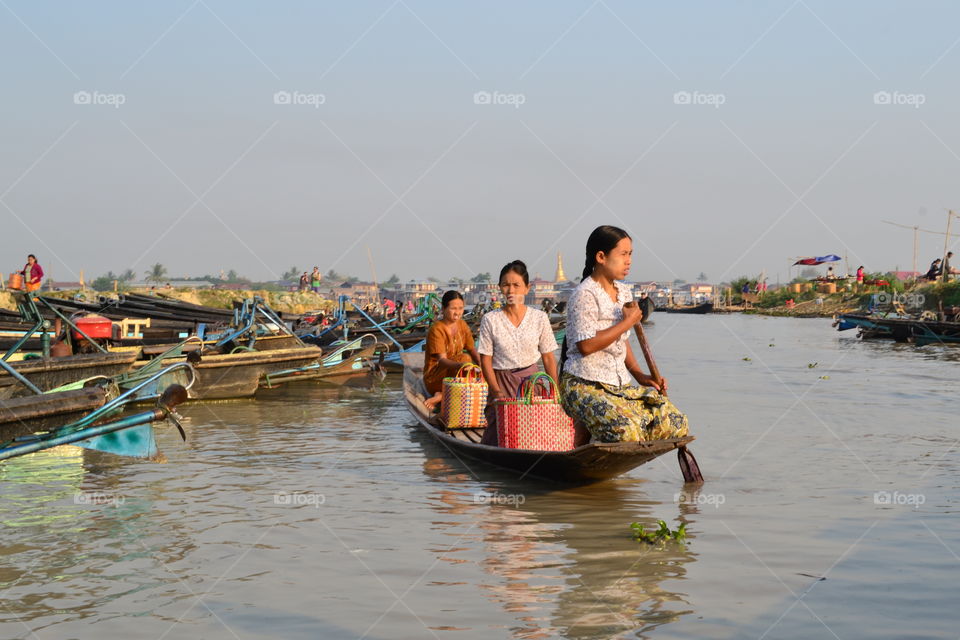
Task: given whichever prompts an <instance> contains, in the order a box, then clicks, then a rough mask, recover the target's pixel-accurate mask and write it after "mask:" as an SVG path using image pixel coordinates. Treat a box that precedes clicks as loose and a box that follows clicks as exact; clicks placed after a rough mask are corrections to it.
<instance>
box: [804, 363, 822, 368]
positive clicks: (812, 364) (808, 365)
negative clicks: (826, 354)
mask: <svg viewBox="0 0 960 640" xmlns="http://www.w3.org/2000/svg"><path fill="white" fill-rule="evenodd" d="M818 364H820V363H819V362H808V363H807V369H816V367H817V365H818Z"/></svg>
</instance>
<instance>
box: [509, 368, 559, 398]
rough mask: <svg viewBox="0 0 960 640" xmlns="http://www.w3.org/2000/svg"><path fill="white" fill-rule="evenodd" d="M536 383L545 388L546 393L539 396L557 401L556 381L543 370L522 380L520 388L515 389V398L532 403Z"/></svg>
mask: <svg viewBox="0 0 960 640" xmlns="http://www.w3.org/2000/svg"><path fill="white" fill-rule="evenodd" d="M537 385H540V386H543V387H544V388H545V390H546V395H543V396H540V397H541V398H543V399H544V400H550V401H552V402H557V383H556V382H555V381H554V379H553V378H551V377H550V376H549V375H548V374H546V373H544V372H543V371H539V372H537V373H535V374H533V375H532V376H530V377H528V378H525V379H524V380H523V383H522V384H521V385H520V388H519V389H517V399H518V400H523V402H524V404H533V394H534V391H536V388H537Z"/></svg>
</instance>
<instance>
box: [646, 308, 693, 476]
mask: <svg viewBox="0 0 960 640" xmlns="http://www.w3.org/2000/svg"><path fill="white" fill-rule="evenodd" d="M631 304H635V303H631ZM633 330H634V332H636V334H637V342H639V343H640V350H641V351H642V352H643V359H644V360H646V361H647V368H648V369H650V376H651V377H652V378H653V379H654V381H656V383H657V384H658V385H660V389H662V391H661V393H662V394H663V395H667V392H666V390H663V376H662V375H660V369H658V368H657V361H656V360H654V359H653V351H651V350H650V345H649V343H647V336H646V335H645V334H644V333H643V327H642V326H640V323H639V322H638V323H637V324H635V325H633ZM677 459H678V460H680V471H681V472H682V473H683V480H684V482H697V483H702V482H703V475H702V474H701V473H700V465H698V464H697V459H696V458H694V457H693V453H691V452H690V450H689V449H687V448H686V447H685V446H684V447H680V448H679V449H677Z"/></svg>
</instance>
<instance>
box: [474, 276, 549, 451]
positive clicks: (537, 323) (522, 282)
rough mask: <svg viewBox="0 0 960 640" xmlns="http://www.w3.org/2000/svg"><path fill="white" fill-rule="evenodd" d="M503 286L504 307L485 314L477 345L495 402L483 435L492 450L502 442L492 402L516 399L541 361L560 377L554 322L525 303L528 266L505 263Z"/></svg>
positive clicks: (489, 408)
mask: <svg viewBox="0 0 960 640" xmlns="http://www.w3.org/2000/svg"><path fill="white" fill-rule="evenodd" d="M499 287H500V293H501V294H503V300H504V304H503V306H502V307H501V308H500V309H496V310H494V311H490V312H488V313H486V314H485V315H484V316H483V319H482V320H481V321H480V337H479V340H478V343H477V353H479V354H480V368H481V369H483V377H484V378H485V379H486V381H487V385H489V388H490V393H489V399H490V403H491V404H490V405H488V410H487V424H488V425H489V427H488V428H487V429H486V431H484V434H483V440H482V442H483V444H489V445H493V446H496V444H497V429H496V423H495V421H494V418H495V414H494V411H493V410H492V409H493V404H492V403H493V401H494V400H496V399H497V398H513V397H515V396H516V394H517V390H518V389H519V388H520V384H521V383H522V382H523V379H524V378H527V377H529V376H531V375H533V374H534V373H536V372H537V371H538V367H537V364H538V363H539V362H540V361H541V360H542V361H543V368H544V370H545V371H546V372H547V375H549V376H550V377H551V378H553V379H554V380H556V379H557V359H556V356H554V354H553V352H554V351H556V350H557V348H558V347H557V340H556V338H554V336H553V329H552V328H551V326H550V318H549V317H548V316H547V314H546V313H544V312H543V311H540V310H539V309H533V308H531V307H528V306H527V305H526V304H525V302H524V300H525V298H526V295H527V293H528V292H529V291H530V276H529V274H528V273H527V265H525V264H524V263H523V262H521V261H520V260H514V261H513V262H511V263H510V264H508V265H506V266H505V267H504V268H503V269H501V270H500V282H499Z"/></svg>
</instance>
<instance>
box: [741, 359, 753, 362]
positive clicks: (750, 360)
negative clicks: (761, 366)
mask: <svg viewBox="0 0 960 640" xmlns="http://www.w3.org/2000/svg"><path fill="white" fill-rule="evenodd" d="M743 361H744V362H752V359H751V358H744V359H743Z"/></svg>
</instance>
